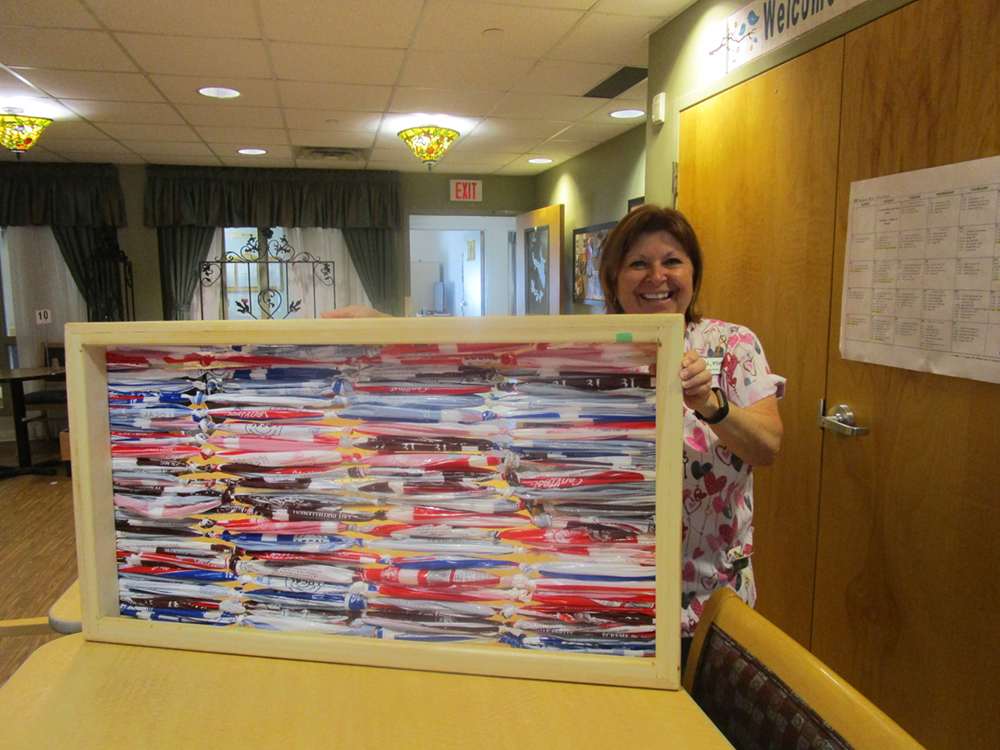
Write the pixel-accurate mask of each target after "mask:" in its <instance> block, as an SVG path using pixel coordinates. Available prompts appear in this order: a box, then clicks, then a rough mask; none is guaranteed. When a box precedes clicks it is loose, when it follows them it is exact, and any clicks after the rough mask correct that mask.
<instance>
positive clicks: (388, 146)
mask: <svg viewBox="0 0 1000 750" xmlns="http://www.w3.org/2000/svg"><path fill="white" fill-rule="evenodd" d="M456 145H457V144H456ZM375 150H376V151H379V152H382V151H396V152H397V153H405V154H412V153H413V151H411V150H410V147H409V146H407V145H406V142H405V141H404V140H403V139H402V138H400V137H399V136H398V135H396V133H395V132H394V131H391V130H383V131H382V132H381V133H379V134H378V137H377V138H376V139H375ZM373 153H374V152H373Z"/></svg>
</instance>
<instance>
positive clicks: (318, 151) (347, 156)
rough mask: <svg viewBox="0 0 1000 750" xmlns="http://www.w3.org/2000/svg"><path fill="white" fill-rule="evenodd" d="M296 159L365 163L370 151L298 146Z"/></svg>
mask: <svg viewBox="0 0 1000 750" xmlns="http://www.w3.org/2000/svg"><path fill="white" fill-rule="evenodd" d="M295 158H296V159H312V160H316V161H365V160H366V159H367V158H368V149H366V148H341V147H339V146H296V147H295Z"/></svg>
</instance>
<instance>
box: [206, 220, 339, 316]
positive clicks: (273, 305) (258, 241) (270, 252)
mask: <svg viewBox="0 0 1000 750" xmlns="http://www.w3.org/2000/svg"><path fill="white" fill-rule="evenodd" d="M261 246H263V251H262V250H261ZM275 267H276V268H275ZM293 268H294V269H297V270H298V271H299V272H300V273H299V278H301V279H302V280H303V285H304V288H303V293H304V294H309V292H310V291H311V292H312V297H313V309H314V310H315V308H316V292H315V290H316V286H324V287H327V288H334V295H336V290H335V282H336V273H335V268H334V263H333V261H328V260H327V261H325V260H320V259H319V258H318V257H316V256H315V255H312V254H311V253H307V252H299V251H297V250H296V249H295V248H294V247H292V246H291V245H290V244H288V239H287V238H286V237H284V236H282V237H281V238H280V239H274V232H273V231H272V230H271V229H258V230H257V235H255V236H251V237H250V238H249V239H248V240H247V242H246V244H245V245H243V247H241V248H239V249H238V250H224V251H223V253H222V254H221V256H220V257H219V258H218V259H217V260H212V261H205V262H204V263H202V264H201V268H200V274H199V278H200V280H201V287H202V290H204V289H207V288H209V287H214V286H218V285H221V287H222V294H223V296H225V295H226V293H227V292H228V291H229V288H228V286H227V282H226V279H227V278H230V277H231V278H235V279H240V278H241V276H242V277H243V278H245V279H246V284H242V283H238V284H236V285H235V286H236V287H237V288H239V289H240V290H241V291H246V293H247V296H245V297H241V298H240V299H238V300H236V301H235V302H234V303H233V304H234V307H235V309H236V312H237V313H239V314H240V315H245V316H247V317H250V318H254V319H261V320H271V319H274V318H276V317H281V318H288V317H294V316H295V315H296V313H299V312H301V311H302V310H303V300H302V299H295V300H293V299H288V301H287V304H285V300H286V298H287V280H288V278H289V271H291V270H292V269H293ZM230 269H232V273H231V274H230V273H229V270H230ZM254 270H256V283H251V279H252V278H253V276H254V273H253V271H254ZM276 282H277V283H276ZM309 282H311V284H310V283H309ZM252 292H256V294H252ZM334 306H336V296H335V297H334ZM202 308H204V292H203V293H202ZM228 312H229V305H228V304H223V305H222V315H223V318H228V317H229V316H228ZM203 313H204V309H203Z"/></svg>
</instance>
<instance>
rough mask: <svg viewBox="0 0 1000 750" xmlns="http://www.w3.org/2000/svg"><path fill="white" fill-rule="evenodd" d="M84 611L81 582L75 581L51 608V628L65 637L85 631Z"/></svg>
mask: <svg viewBox="0 0 1000 750" xmlns="http://www.w3.org/2000/svg"><path fill="white" fill-rule="evenodd" d="M82 610H83V608H82V607H81V605H80V582H79V581H73V585H72V586H70V587H69V588H68V589H66V590H65V591H64V592H63V595H62V596H60V597H59V598H58V599H57V600H56V603H55V604H53V605H52V606H51V607H50V608H49V627H50V628H52V629H53V630H54V631H56V632H57V633H62V634H64V635H71V634H73V633H79V632H80V631H82V630H83V612H82Z"/></svg>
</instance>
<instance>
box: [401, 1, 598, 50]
mask: <svg viewBox="0 0 1000 750" xmlns="http://www.w3.org/2000/svg"><path fill="white" fill-rule="evenodd" d="M582 16H583V13H582V12H580V11H572V10H558V9H551V8H538V7H533V8H528V7H523V6H518V5H495V4H491V3H470V2H468V0H435V2H433V3H430V5H429V10H428V12H427V13H426V14H425V15H424V18H423V21H422V23H421V25H420V31H419V32H418V35H417V38H416V40H415V41H414V43H413V48H414V49H418V50H433V51H437V52H451V51H454V50H457V49H461V50H462V52H467V53H473V54H483V55H500V54H502V55H505V56H507V55H509V56H512V57H528V58H533V59H538V58H540V57H543V56H544V55H545V54H546V53H547V52H548V51H549V50H551V49H552V47H553V46H554V45H555V44H556V42H558V41H559V40H560V39H561V38H562V37H563V36H564V35H565V34H566V32H567V31H569V30H570V29H571V28H572V27H573V24H575V23H576V22H577V21H579V20H580V18H581V17H582ZM486 29H500V30H501V32H502V33H499V34H495V35H494V34H484V33H483V32H484V31H485V30H486Z"/></svg>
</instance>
